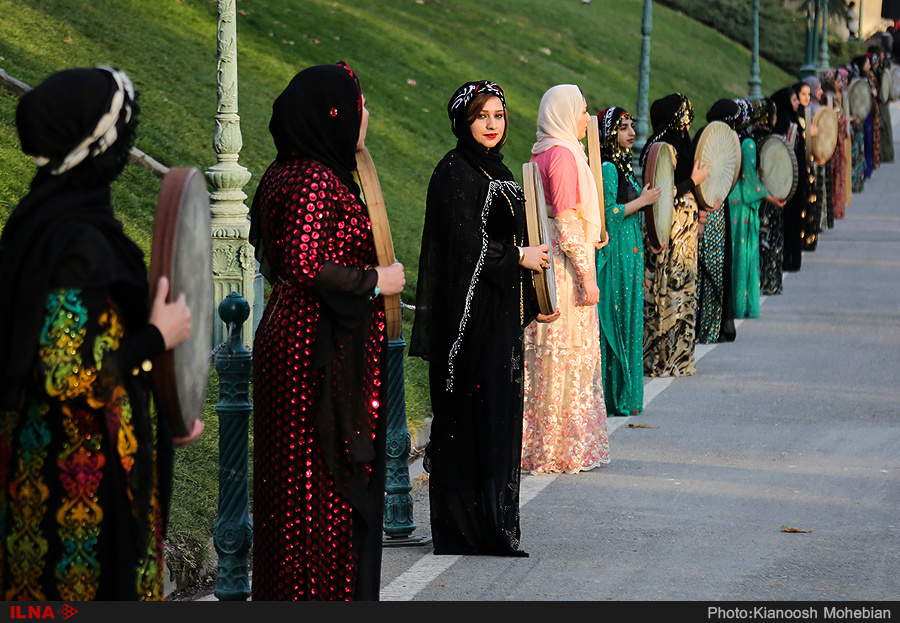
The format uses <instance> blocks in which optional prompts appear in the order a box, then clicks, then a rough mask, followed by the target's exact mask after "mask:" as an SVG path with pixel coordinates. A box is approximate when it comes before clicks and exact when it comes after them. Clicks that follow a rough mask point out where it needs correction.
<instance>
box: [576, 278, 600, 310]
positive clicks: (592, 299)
mask: <svg viewBox="0 0 900 623" xmlns="http://www.w3.org/2000/svg"><path fill="white" fill-rule="evenodd" d="M581 288H582V289H583V290H584V300H583V301H581V302H580V303H579V304H578V305H579V306H580V307H587V306H588V305H596V304H597V303H598V302H599V301H600V288H599V287H598V286H597V282H596V281H594V280H593V279H588V280H587V281H582V282H581Z"/></svg>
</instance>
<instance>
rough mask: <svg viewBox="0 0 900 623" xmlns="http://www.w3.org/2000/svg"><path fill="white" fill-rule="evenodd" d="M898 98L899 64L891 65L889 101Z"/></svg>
mask: <svg viewBox="0 0 900 623" xmlns="http://www.w3.org/2000/svg"><path fill="white" fill-rule="evenodd" d="M898 99H900V65H893V66H892V67H891V101H894V102H895V101H897V100H898Z"/></svg>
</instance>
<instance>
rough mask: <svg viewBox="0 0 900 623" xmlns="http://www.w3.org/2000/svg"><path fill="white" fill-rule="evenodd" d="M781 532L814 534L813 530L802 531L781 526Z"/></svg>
mask: <svg viewBox="0 0 900 623" xmlns="http://www.w3.org/2000/svg"><path fill="white" fill-rule="evenodd" d="M781 531H782V532H803V533H808V532H812V530H800V529H799V528H788V527H787V526H781Z"/></svg>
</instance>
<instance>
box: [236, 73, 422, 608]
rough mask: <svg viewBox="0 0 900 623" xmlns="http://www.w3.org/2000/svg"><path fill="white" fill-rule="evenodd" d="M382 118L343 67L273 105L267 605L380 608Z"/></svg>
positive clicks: (262, 368) (307, 78)
mask: <svg viewBox="0 0 900 623" xmlns="http://www.w3.org/2000/svg"><path fill="white" fill-rule="evenodd" d="M367 127H368V111H367V110H366V108H365V99H364V97H363V95H362V91H361V90H360V85H359V80H358V79H357V77H356V74H355V73H354V72H353V71H352V70H351V69H350V68H349V67H348V66H347V65H346V64H343V63H337V64H334V65H318V66H314V67H310V68H307V69H305V70H303V71H301V72H300V73H298V74H297V75H296V76H294V78H293V80H291V82H290V84H288V86H287V87H286V88H285V90H284V91H283V92H282V93H281V95H279V96H278V98H277V99H276V100H275V102H274V104H273V105H272V118H271V121H270V122H269V131H270V132H271V134H272V138H273V139H274V142H275V147H276V148H277V150H278V155H277V157H276V159H275V161H274V162H273V163H272V164H271V165H270V166H269V168H268V169H267V170H266V172H265V174H264V175H263V178H262V180H260V184H259V188H258V189H257V191H256V195H255V196H254V198H253V205H252V207H251V213H250V218H251V226H250V242H251V243H253V245H254V247H256V258H257V259H258V260H259V262H260V266H261V270H262V272H263V274H264V275H265V276H266V278H267V279H268V280H269V282H270V283H271V284H272V293H271V295H270V296H269V300H268V302H267V304H266V309H265V312H264V313H263V317H262V319H261V321H260V323H259V327H258V328H257V330H256V334H255V337H254V342H253V398H254V400H253V403H254V409H253V416H254V420H253V436H254V439H253V441H254V453H253V465H254V471H253V478H254V481H253V482H254V494H253V585H252V592H253V599H254V600H255V601H264V600H377V599H378V597H379V587H380V577H381V541H382V524H383V516H382V511H383V503H384V479H385V447H384V441H385V439H384V431H385V419H386V416H387V412H386V402H387V401H386V400H385V399H384V396H383V392H382V387H383V386H384V384H385V381H384V370H383V367H384V363H385V355H386V348H385V346H386V344H385V334H384V326H385V313H384V303H383V300H382V298H381V297H380V296H379V294H385V295H392V294H399V293H400V291H401V290H402V289H403V285H404V283H405V279H404V274H403V266H402V265H401V264H399V263H397V262H395V263H394V264H393V265H391V266H378V267H377V268H372V266H373V265H375V264H377V259H376V255H375V240H374V237H373V234H372V224H371V222H370V220H369V215H368V211H367V210H366V206H365V204H363V203H362V201H361V199H360V189H359V186H358V185H357V184H356V183H355V181H354V178H353V170H354V169H355V168H356V151H357V149H362V148H363V146H364V140H365V136H366V129H367Z"/></svg>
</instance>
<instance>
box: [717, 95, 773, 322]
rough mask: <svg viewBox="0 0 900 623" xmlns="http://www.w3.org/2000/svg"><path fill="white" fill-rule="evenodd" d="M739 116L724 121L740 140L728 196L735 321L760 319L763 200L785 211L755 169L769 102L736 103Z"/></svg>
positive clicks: (766, 126)
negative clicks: (736, 174)
mask: <svg viewBox="0 0 900 623" xmlns="http://www.w3.org/2000/svg"><path fill="white" fill-rule="evenodd" d="M735 104H736V105H737V109H738V110H739V114H737V115H735V116H729V118H728V119H727V120H726V121H727V122H729V125H731V127H732V129H733V130H734V131H735V132H737V134H738V137H739V138H740V140H741V174H740V177H739V178H738V181H737V184H736V185H735V187H734V190H732V191H731V193H730V194H729V195H728V203H729V204H730V205H729V208H730V214H731V244H732V253H731V294H732V296H733V297H734V298H733V309H734V317H735V318H758V317H759V296H760V283H761V282H760V276H759V208H760V205H761V204H762V201H763V200H766V201H768V202H769V203H770V204H772V205H775V206H777V207H779V208H784V203H785V200H784V197H773V196H772V195H771V194H769V191H768V190H766V188H765V186H763V184H762V182H761V181H760V180H759V176H758V175H757V173H756V169H757V157H756V153H757V145H756V140H755V139H754V138H753V134H754V132H759V133H761V132H765V131H767V130H769V129H771V126H772V123H773V121H774V119H775V115H776V114H777V111H776V109H775V104H774V103H773V102H772V101H771V100H768V99H765V100H762V101H760V102H758V103H757V104H756V105H753V104H751V103H750V102H749V101H747V100H735Z"/></svg>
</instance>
